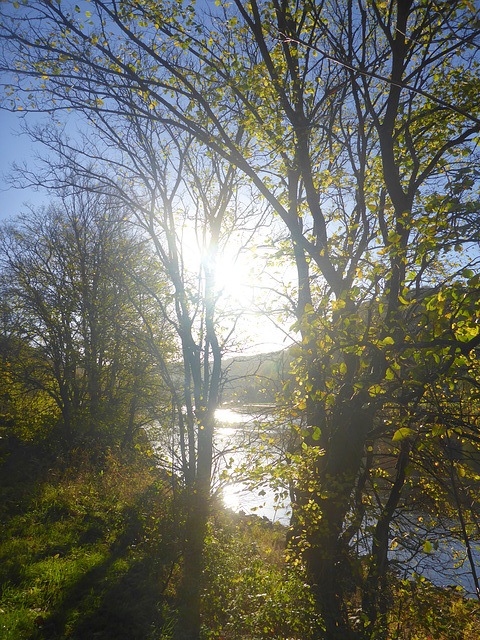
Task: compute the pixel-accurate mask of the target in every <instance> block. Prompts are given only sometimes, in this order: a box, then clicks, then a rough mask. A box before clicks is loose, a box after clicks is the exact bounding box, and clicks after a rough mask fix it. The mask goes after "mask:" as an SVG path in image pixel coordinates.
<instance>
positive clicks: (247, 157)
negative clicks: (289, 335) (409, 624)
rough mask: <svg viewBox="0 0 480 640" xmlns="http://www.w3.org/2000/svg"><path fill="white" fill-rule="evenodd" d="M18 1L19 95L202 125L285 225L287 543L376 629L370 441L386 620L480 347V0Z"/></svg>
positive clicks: (319, 591) (8, 62)
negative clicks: (429, 408) (412, 500)
mask: <svg viewBox="0 0 480 640" xmlns="http://www.w3.org/2000/svg"><path fill="white" fill-rule="evenodd" d="M69 11H70V12H69ZM9 13H10V16H9V17H8V18H7V19H5V20H4V21H3V31H2V37H3V40H4V43H5V45H6V49H7V53H6V54H5V60H4V63H3V69H4V71H9V72H12V73H13V72H14V73H15V77H16V81H13V80H12V82H11V83H10V86H11V87H12V89H11V91H12V96H13V98H12V101H11V103H10V104H11V107H12V108H17V107H18V105H21V106H22V108H23V109H34V110H37V109H44V110H50V111H51V110H52V103H51V102H49V104H48V105H47V104H46V103H45V101H44V98H45V96H48V99H49V100H51V99H52V98H53V99H54V100H55V104H54V109H55V112H57V111H58V110H61V109H75V110H79V111H81V112H82V113H86V112H88V113H89V117H90V118H91V119H92V120H95V121H96V122H98V120H99V119H100V120H101V119H103V122H104V123H105V122H106V123H108V118H109V117H110V115H111V114H113V113H114V114H123V115H124V116H125V118H126V119H128V118H131V117H132V115H133V116H134V117H135V119H136V120H137V121H139V122H145V123H148V126H149V127H151V128H152V130H154V129H162V128H163V127H165V126H168V127H169V129H170V130H171V131H173V132H187V134H188V135H191V136H192V137H193V138H194V139H195V140H196V141H197V142H198V143H199V144H202V145H204V147H205V149H206V150H207V151H206V153H213V152H214V153H216V154H218V155H219V156H220V157H221V158H223V159H224V161H226V162H228V163H230V164H231V165H233V166H235V167H237V168H238V169H239V170H240V171H242V172H243V173H244V174H245V175H246V176H247V177H248V178H249V180H250V181H251V183H252V185H254V187H255V188H256V189H257V190H258V192H259V193H260V194H261V195H262V196H263V197H264V198H265V200H266V201H267V202H268V203H269V205H270V207H271V209H272V210H273V211H274V212H275V213H276V214H277V216H278V219H279V220H281V221H282V223H283V225H284V229H285V234H286V237H287V238H288V239H289V240H290V242H291V253H292V254H293V257H294V261H295V265H296V269H297V273H298V301H297V304H296V309H295V314H296V317H297V320H298V324H297V326H298V329H299V330H300V332H301V334H302V349H301V351H300V352H299V353H298V368H297V379H298V381H299V383H300V382H301V386H300V387H299V388H298V389H297V390H294V391H292V393H295V394H296V396H295V397H296V400H295V407H294V411H296V412H301V411H306V412H307V424H309V425H310V429H308V430H307V431H306V432H305V433H304V434H303V435H302V438H303V445H304V451H305V460H306V462H308V464H306V465H305V474H304V475H303V476H302V477H300V479H299V482H298V486H297V489H296V494H297V500H296V503H297V509H296V516H295V526H294V534H293V538H294V540H295V541H296V542H297V543H298V546H299V548H300V549H301V551H302V558H303V560H304V561H305V563H306V566H307V571H308V574H309V576H310V580H311V582H312V585H313V588H314V590H315V594H316V597H317V601H318V604H319V607H320V609H321V611H322V615H323V617H324V621H325V625H326V632H325V633H326V637H328V638H336V637H340V638H347V637H348V636H349V635H352V636H355V634H357V633H362V634H363V633H367V632H366V631H365V630H364V629H362V630H361V631H358V630H354V629H352V628H351V624H350V622H349V619H348V611H347V608H346V604H345V603H346V600H347V594H348V591H349V589H351V588H353V587H354V586H355V584H356V582H357V581H361V576H360V575H359V573H356V572H355V569H354V566H355V565H354V563H352V562H351V560H350V550H349V545H350V543H351V540H352V539H353V536H354V535H355V533H357V532H358V531H359V530H360V528H361V526H362V522H364V516H365V510H366V504H365V502H364V496H365V492H366V484H367V480H368V479H369V478H370V477H371V475H372V473H373V472H374V469H373V468H372V464H373V463H374V458H373V456H372V455H370V454H371V451H370V449H371V448H372V450H373V449H374V447H375V446H376V445H377V443H379V442H380V441H381V440H385V439H386V440H388V439H392V437H393V438H394V442H398V443H402V444H401V445H400V449H401V451H400V454H401V456H402V457H401V464H400V466H399V470H398V474H397V477H396V480H395V481H394V482H393V484H392V491H391V492H390V493H389V494H388V496H387V497H386V499H385V500H384V501H383V502H382V504H381V506H380V508H379V510H378V511H377V512H376V513H375V514H374V515H376V516H377V527H376V532H375V535H374V538H373V547H372V554H371V572H370V575H371V576H372V580H370V581H366V582H365V583H364V584H363V587H364V592H365V599H364V602H365V612H366V615H367V616H368V618H369V620H370V626H369V627H368V629H369V632H371V631H372V630H373V627H374V623H375V619H376V611H377V604H376V603H375V602H374V601H373V600H372V597H371V594H372V593H373V588H372V584H375V581H376V580H377V579H378V577H379V576H381V575H382V572H383V571H384V565H385V563H384V549H385V539H387V540H388V536H389V523H390V521H391V518H392V516H393V513H394V511H395V508H396V505H397V504H398V499H399V496H400V495H401V492H402V487H403V486H404V472H405V469H406V466H407V464H408V461H409V460H410V459H411V458H410V449H411V437H412V431H414V429H413V426H414V425H415V424H418V422H417V420H418V417H419V413H418V412H419V411H420V407H421V404H422V401H423V398H424V396H425V394H426V393H427V391H428V390H429V389H430V388H431V386H432V385H436V384H439V385H441V384H443V382H444V381H446V380H447V379H448V378H449V377H452V376H453V379H455V376H457V375H459V371H461V370H462V368H464V367H468V366H469V362H468V356H469V354H473V353H474V350H475V348H476V347H477V346H478V343H479V342H480V338H479V336H478V332H477V331H478V330H477V328H476V319H477V316H478V313H477V307H476V306H475V303H474V302H472V301H471V300H472V298H471V293H472V292H473V291H474V290H475V288H476V285H477V276H476V274H475V273H473V272H471V271H469V270H468V269H467V267H468V266H469V265H468V263H469V258H468V256H462V255H461V254H459V255H458V256H457V259H455V258H454V249H455V247H458V248H459V249H461V248H462V246H463V245H465V244H468V242H475V241H476V240H477V239H478V232H477V228H478V227H477V225H476V224H475V223H476V215H477V210H478V206H477V201H476V180H477V176H476V172H475V153H476V151H475V143H476V138H477V136H478V132H479V128H480V124H479V123H480V119H479V112H478V104H477V101H476V98H475V86H476V83H477V82H478V66H477V60H476V57H477V55H478V49H477V41H478V37H479V30H478V17H477V16H476V15H475V11H474V10H472V7H471V5H470V3H469V2H465V1H463V0H455V1H454V2H449V3H444V4H440V5H439V4H438V3H433V2H418V3H414V2H412V1H411V0H397V1H394V2H388V3H385V2H375V1H374V2H361V1H358V2H356V3H353V2H350V1H345V2H341V3H338V4H337V3H329V2H318V3H297V4H293V3H286V2H284V3H279V2H276V1H274V2H273V3H259V2H256V0H253V1H251V2H250V3H249V4H248V5H246V6H244V4H243V3H241V2H240V1H239V0H238V1H236V0H235V1H234V2H233V3H230V4H225V5H222V4H220V6H219V7H218V9H215V10H214V11H213V12H212V14H211V15H205V14H202V12H201V10H199V11H198V12H195V10H194V9H193V7H191V6H188V7H183V5H182V4H181V3H179V2H178V3H177V2H165V3H163V4H158V3H155V4H154V5H152V4H145V3H142V4H139V3H135V2H131V3H124V4H122V5H121V7H118V6H117V5H116V4H114V3H108V2H101V1H98V0H97V1H92V2H91V3H89V11H88V12H87V20H84V19H83V16H80V15H79V13H80V9H79V10H78V12H77V11H76V10H72V9H70V10H69V9H68V8H64V7H63V6H62V4H61V3H60V5H58V4H54V3H47V2H33V3H31V4H29V5H28V10H27V11H24V10H23V9H22V8H19V9H18V10H17V11H16V12H13V10H10V12H9ZM40 20H41V22H40ZM33 34H34V35H33ZM119 35H120V38H118V36H119ZM27 45H28V46H27ZM452 88H453V89H452ZM240 134H241V135H240ZM472 223H473V225H472ZM460 290H462V291H464V292H465V293H464V294H463V293H462V294H461V295H460V294H459V291H460ZM448 291H451V292H452V293H451V294H450V293H448ZM454 294H455V296H456V297H455V296H454ZM447 297H448V305H447V304H446V299H447ZM459 318H461V320H459ZM426 320H427V321H428V324H425V321H426ZM386 415H387V416H388V417H385V416H386ZM375 576H376V577H375ZM369 594H370V595H369ZM321 633H322V631H321V630H319V635H320V634H321Z"/></svg>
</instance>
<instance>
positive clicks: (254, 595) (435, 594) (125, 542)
mask: <svg viewBox="0 0 480 640" xmlns="http://www.w3.org/2000/svg"><path fill="white" fill-rule="evenodd" d="M0 481H1V485H0V487H1V488H0V492H1V501H0V517H1V530H0V586H1V596H0V637H1V638H2V640H3V639H4V640H25V639H26V638H29V639H30V640H41V639H46V638H49V639H53V640H60V639H66V638H71V639H75V640H87V638H88V640H91V639H92V638H95V640H102V639H103V640H112V639H113V638H115V640H133V639H135V640H153V639H154V638H155V640H159V639H160V640H161V639H164V640H167V639H168V638H171V637H172V629H173V625H174V621H175V616H176V611H177V608H178V604H179V603H178V601H177V596H178V591H177V589H178V585H179V581H180V577H181V565H180V561H181V553H180V551H181V540H182V526H183V521H182V508H181V500H180V499H179V496H177V495H175V494H174V492H173V491H172V488H171V486H170V483H169V479H168V476H167V475H165V474H164V473H163V472H161V471H160V470H158V469H157V468H155V466H154V465H153V464H152V463H151V462H150V457H149V456H148V451H143V452H142V451H140V452H138V451H137V452H135V453H131V454H129V455H125V454H122V453H120V452H119V451H117V450H110V451H108V452H106V453H104V452H98V451H97V452H95V451H91V450H90V451H89V453H88V454H87V453H86V452H85V451H84V450H80V449H78V450H76V451H72V452H69V453H68V454H64V455H63V456H62V457H61V458H56V457H55V456H53V455H52V456H50V457H49V456H48V455H47V454H46V452H42V451H41V450H40V449H39V448H35V447H28V446H27V447H23V448H22V447H17V449H12V450H11V451H9V452H8V451H5V450H4V451H3V460H2V463H1V466H0ZM285 533H286V529H285V528H284V527H281V526H280V525H274V524H272V523H269V522H266V521H265V520H264V519H262V518H258V517H255V516H245V515H244V516H242V515H238V514H233V513H232V512H230V511H228V510H225V509H222V508H220V507H219V506H217V507H216V508H215V509H214V514H213V516H212V520H211V523H210V529H209V534H208V537H207V551H206V570H205V574H206V576H205V577H206V584H207V588H206V590H205V594H204V598H203V621H204V638H205V639H207V638H209V639H212V640H213V639H215V638H216V639H218V638H220V637H221V638H222V639H224V640H225V639H232V640H233V639H236V638H245V639H246V638H277V639H279V640H280V639H282V638H292V639H294V638H298V640H308V638H309V636H310V633H311V628H312V626H313V622H314V619H315V614H314V607H313V603H312V599H311V597H310V595H309V591H308V588H306V587H305V581H304V577H303V576H302V575H301V573H300V572H299V570H295V569H293V568H290V569H289V568H287V567H286V564H285ZM391 597H392V603H393V604H392V611H391V617H390V621H389V628H390V635H389V636H388V637H389V638H392V639H393V638H402V639H411V640H413V639H423V638H428V637H431V638H438V639H444V640H447V639H448V640H452V639H453V638H462V639H464V640H473V639H474V638H478V637H480V623H479V622H478V620H479V615H478V614H479V613H480V610H479V607H478V605H477V603H476V602H474V601H466V600H464V599H463V598H462V597H461V594H459V593H455V592H447V591H441V590H438V589H434V588H432V587H431V586H430V585H429V584H428V583H427V582H419V583H418V584H412V583H401V582H397V583H395V584H394V585H392V593H391Z"/></svg>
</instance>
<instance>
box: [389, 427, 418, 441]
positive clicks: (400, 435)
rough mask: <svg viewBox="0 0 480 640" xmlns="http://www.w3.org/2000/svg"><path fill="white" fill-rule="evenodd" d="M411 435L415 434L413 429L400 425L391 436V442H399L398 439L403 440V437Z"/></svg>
mask: <svg viewBox="0 0 480 640" xmlns="http://www.w3.org/2000/svg"><path fill="white" fill-rule="evenodd" d="M413 435H415V431H414V430H413V429H408V427H402V428H401V429H397V431H395V433H394V434H393V437H392V442H399V441H400V440H405V438H409V437H410V436H413Z"/></svg>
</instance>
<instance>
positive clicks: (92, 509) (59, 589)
mask: <svg viewBox="0 0 480 640" xmlns="http://www.w3.org/2000/svg"><path fill="white" fill-rule="evenodd" d="M23 462H24V464H23V465H22V466H21V467H20V469H21V473H17V474H9V476H8V477H5V473H4V477H3V478H1V480H2V490H1V491H2V493H1V496H2V500H1V506H0V509H1V511H0V517H1V524H2V527H1V532H0V585H1V587H0V588H1V592H0V593H1V595H0V637H1V638H2V639H5V640H25V638H31V639H32V640H36V639H41V638H72V639H75V640H83V639H84V638H85V639H86V638H89V639H91V638H95V639H97V640H101V639H102V638H105V639H111V638H116V639H118V640H127V639H128V640H135V639H136V638H138V639H140V638H141V639H142V640H143V639H145V640H148V639H149V638H155V639H156V640H158V638H161V637H162V635H164V634H165V633H167V632H168V629H169V627H170V626H171V622H170V619H171V617H172V615H173V613H174V611H173V607H172V603H173V602H174V597H175V589H176V583H177V579H178V573H179V571H178V558H179V555H178V544H177V532H178V526H179V523H178V522H176V520H175V517H174V515H173V510H172V508H171V500H170V497H169V492H168V489H167V487H166V486H165V482H164V479H163V478H162V477H161V475H160V474H159V472H158V471H157V470H156V469H154V468H151V466H150V465H149V464H146V463H144V462H141V461H139V460H138V459H137V460H136V461H135V464H131V461H130V463H127V461H125V460H122V459H121V457H120V456H118V455H117V454H115V455H114V454H111V453H110V454H107V455H106V456H104V457H103V460H102V462H101V463H98V461H96V462H95V464H93V463H92V462H91V460H90V459H89V458H88V457H87V456H85V455H83V454H81V453H80V452H76V454H75V453H74V454H73V455H71V456H70V457H69V459H68V460H66V461H59V462H57V463H55V465H54V468H53V469H50V470H49V469H47V468H39V465H38V462H37V461H33V460H24V461H23ZM4 471H5V469H4ZM30 474H31V475H30ZM29 476H30V477H29Z"/></svg>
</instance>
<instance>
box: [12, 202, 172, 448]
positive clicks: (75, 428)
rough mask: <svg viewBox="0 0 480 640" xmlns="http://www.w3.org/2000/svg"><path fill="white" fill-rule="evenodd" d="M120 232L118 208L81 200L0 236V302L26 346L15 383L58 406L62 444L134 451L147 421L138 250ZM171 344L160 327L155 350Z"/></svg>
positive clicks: (147, 366)
mask: <svg viewBox="0 0 480 640" xmlns="http://www.w3.org/2000/svg"><path fill="white" fill-rule="evenodd" d="M123 224H124V223H123V216H122V214H121V211H119V210H118V208H117V207H116V206H115V204H114V203H113V201H112V200H110V201H108V200H107V201H105V200H104V199H101V198H99V197H97V198H93V197H92V196H91V195H90V196H89V197H88V198H87V197H85V195H79V194H77V195H76V196H73V197H64V199H63V201H61V202H59V203H57V204H56V205H52V206H51V207H50V208H49V209H47V210H41V211H37V212H31V213H30V215H28V216H24V217H23V218H20V219H18V220H17V221H15V222H12V223H8V224H5V225H4V228H3V229H2V237H1V242H2V244H1V260H2V274H1V277H2V298H3V299H4V300H5V301H6V303H7V304H8V306H9V309H10V319H9V322H8V329H9V331H10V332H11V338H10V339H12V337H14V338H15V341H16V343H17V344H19V345H22V346H21V349H20V355H19V358H17V362H16V365H15V377H16V378H18V380H19V381H20V382H21V383H22V384H23V385H24V386H25V387H26V388H30V389H31V390H36V391H41V392H43V393H44V394H46V395H47V396H49V397H50V398H51V399H53V401H54V402H55V403H56V405H57V407H58V409H59V411H60V412H61V426H62V436H63V439H64V440H65V442H66V443H70V444H71V443H72V441H73V440H75V439H78V438H80V439H83V438H85V437H88V438H93V439H105V438H106V439H107V440H110V441H114V442H115V441H116V442H118V443H122V441H124V443H125V442H126V441H127V440H129V441H130V442H131V440H132V438H133V437H134V436H135V433H136V432H137V431H138V428H139V426H141V425H142V423H144V421H147V422H148V420H149V413H150V414H151V407H149V406H148V405H149V403H150V400H148V398H147V396H145V393H144V390H143V389H142V388H141V386H142V384H143V385H144V386H145V387H147V382H148V378H149V377H150V378H151V379H153V376H154V367H153V363H152V357H151V354H150V353H149V352H148V351H145V350H144V345H143V344H142V341H143V339H142V335H141V334H142V327H141V324H140V323H139V321H138V318H137V314H136V312H135V307H134V305H133V304H132V302H131V300H130V297H136V298H137V304H138V300H139V296H138V295H137V294H132V292H131V288H130V282H129V280H128V278H127V275H126V273H127V270H128V271H129V272H131V273H134V272H135V271H136V270H137V271H138V265H139V261H140V259H141V247H139V245H138V241H137V240H135V238H134V237H133V236H130V237H128V235H127V234H125V232H124V231H123V230H122V226H123ZM158 273H159V272H158V271H157V278H158ZM157 320H158V318H157ZM167 337H168V334H166V335H163V336H162V335H161V325H159V326H158V329H157V332H156V339H157V343H158V344H157V348H161V347H160V343H161V341H162V340H166V339H167ZM163 344H165V343H163ZM163 348H164V350H165V346H164V347H163ZM159 393H160V394H161V390H160V387H159V388H158V389H157V396H158V397H157V400H156V403H158V402H159V400H160V398H161V395H158V394H159ZM142 394H143V396H142Z"/></svg>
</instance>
